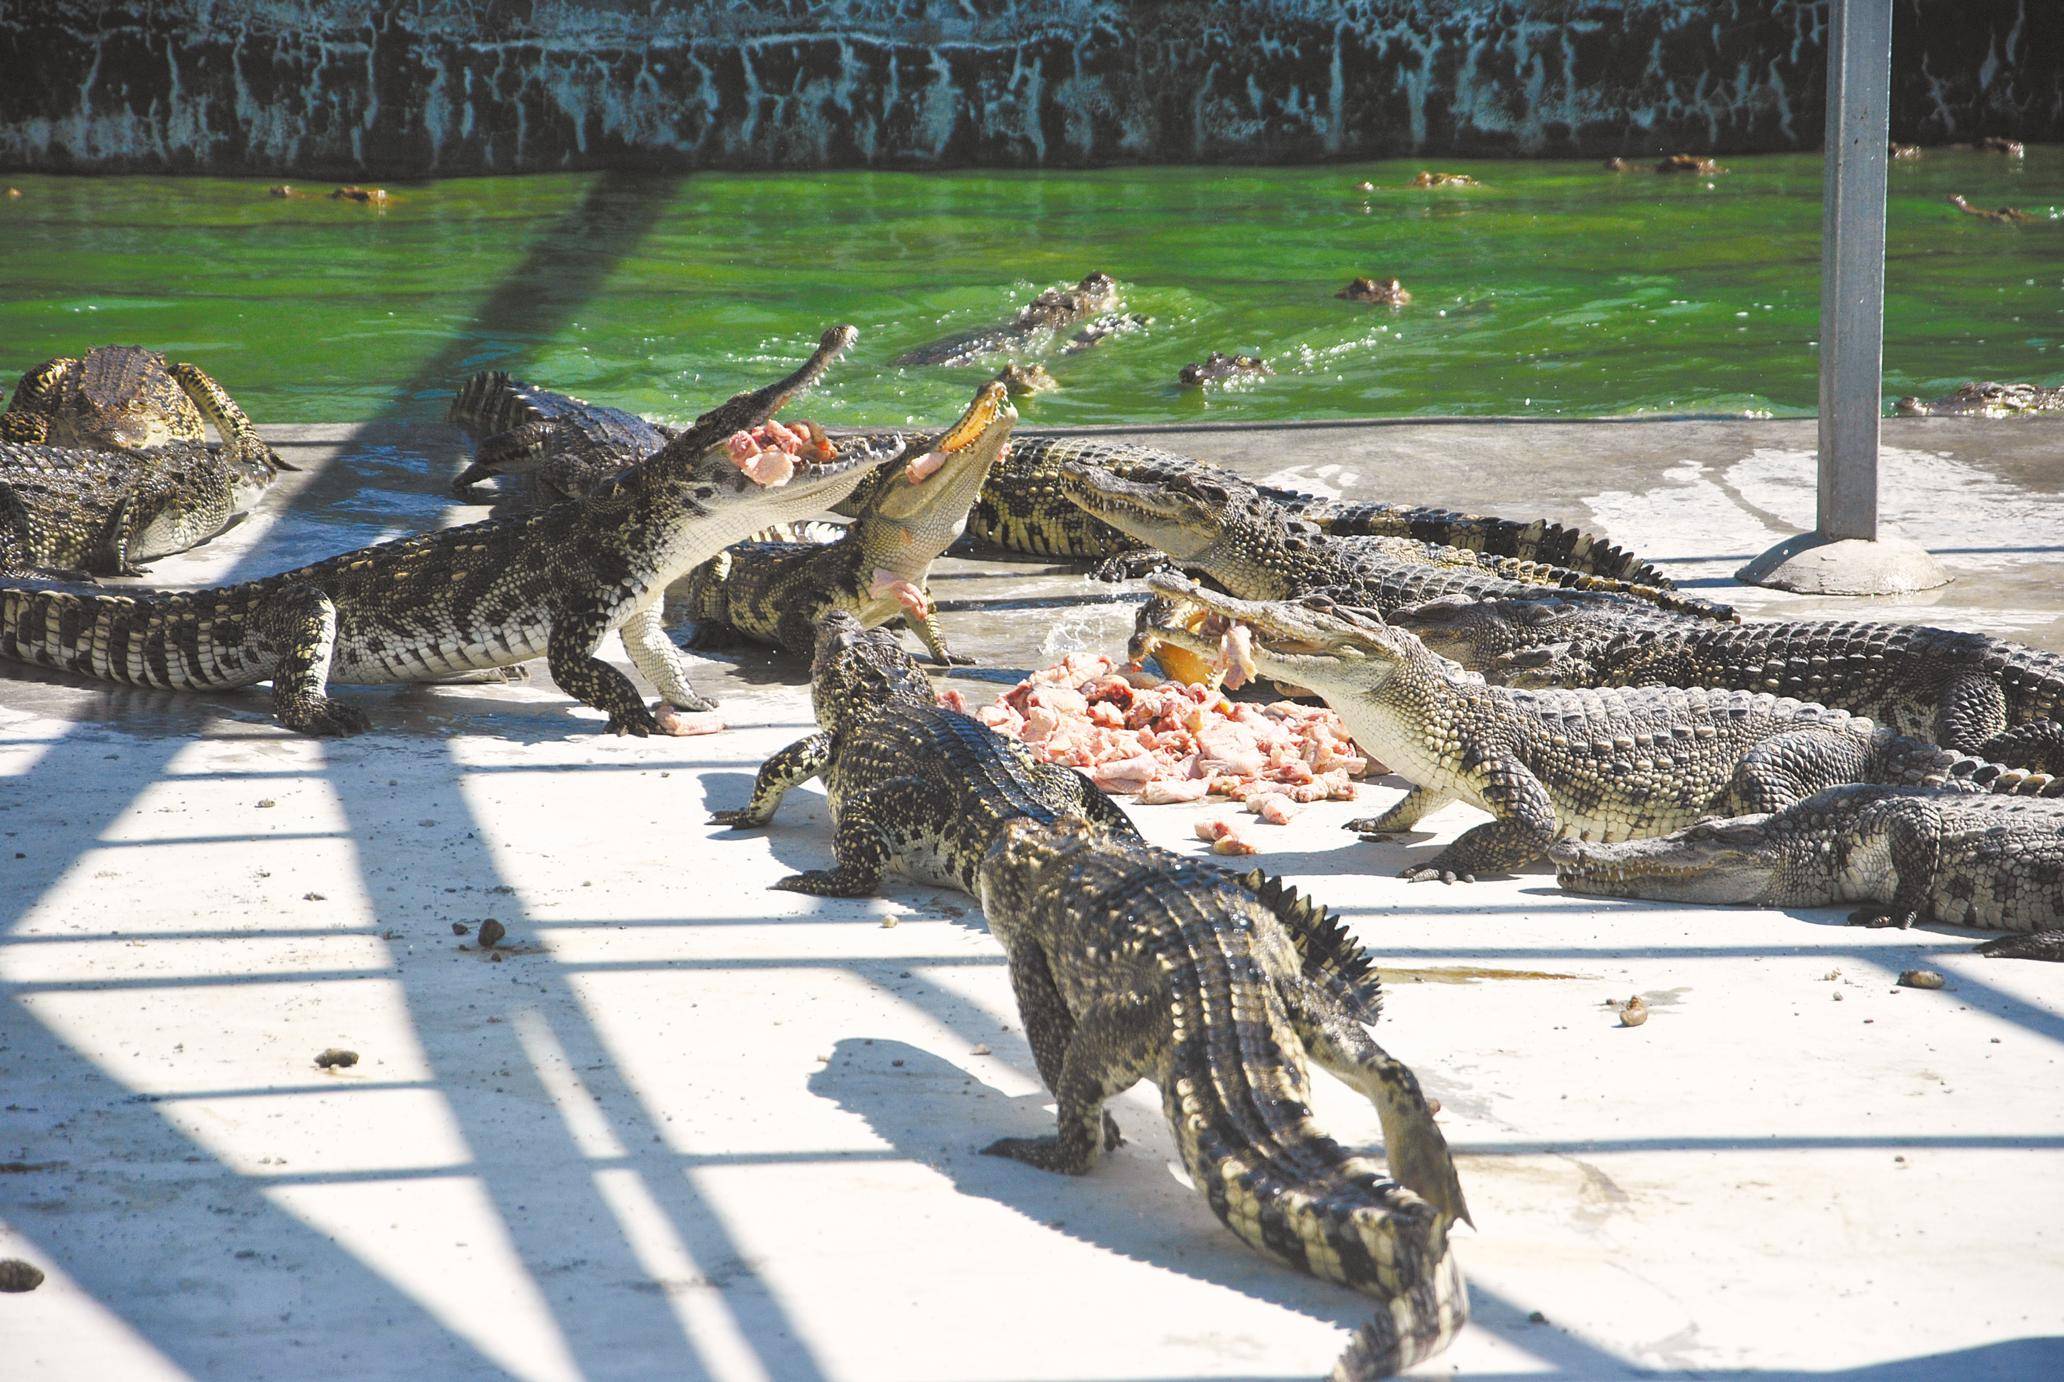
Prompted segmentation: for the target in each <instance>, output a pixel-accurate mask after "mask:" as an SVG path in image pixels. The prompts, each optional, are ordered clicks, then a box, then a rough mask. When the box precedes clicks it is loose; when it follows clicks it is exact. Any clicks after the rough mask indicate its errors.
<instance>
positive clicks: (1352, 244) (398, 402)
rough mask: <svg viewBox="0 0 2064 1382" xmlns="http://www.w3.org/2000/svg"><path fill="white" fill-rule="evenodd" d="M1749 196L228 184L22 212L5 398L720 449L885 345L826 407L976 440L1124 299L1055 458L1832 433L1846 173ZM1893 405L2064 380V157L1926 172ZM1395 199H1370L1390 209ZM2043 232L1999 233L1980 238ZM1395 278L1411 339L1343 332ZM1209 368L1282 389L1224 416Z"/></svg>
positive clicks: (1758, 174)
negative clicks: (1435, 437)
mask: <svg viewBox="0 0 2064 1382" xmlns="http://www.w3.org/2000/svg"><path fill="white" fill-rule="evenodd" d="M1723 162H1724V163H1725V164H1726V165H1727V168H1728V171H1726V172H1725V173H1722V174H1719V175H1716V176H1711V177H1701V176H1695V175H1668V176H1665V175H1657V174H1654V173H1650V172H1646V171H1639V172H1626V173H1617V174H1616V173H1612V172H1609V171H1606V170H1605V169H1603V168H1601V167H1600V166H1599V165H1597V164H1594V163H1584V164H1576V163H1543V162H1525V163H1520V162H1453V163H1443V164H1440V165H1438V166H1439V167H1440V168H1442V169H1444V170H1449V171H1459V172H1466V173H1468V174H1470V175H1471V176H1473V177H1475V178H1477V179H1478V180H1479V181H1480V182H1481V184H1482V185H1481V186H1479V187H1471V188H1445V189H1422V188H1417V187H1414V186H1412V185H1411V182H1412V178H1413V175H1414V174H1415V173H1416V172H1417V171H1419V169H1420V168H1422V167H1425V166H1426V165H1424V164H1421V163H1403V162H1398V163H1379V164H1361V165H1334V166H1328V167H1321V168H1153V169H1123V170H1106V171H1098V172H1079V173H1077V172H1069V173H981V172H966V173H940V174H898V173H814V174H800V173H796V174H768V175H728V174H726V175H719V174H700V175H683V176H679V177H663V176H629V175H617V174H581V175H563V176H561V175H547V176H536V177H523V178H513V177H512V178H481V179H464V180H453V181H446V182H432V183H417V184H393V185H390V190H391V192H392V194H393V199H392V202H391V204H390V205H388V206H387V207H386V208H385V209H373V208H370V207H367V206H364V205H360V204H356V203H353V202H348V201H338V200H332V199H330V198H329V197H328V196H327V195H326V194H327V193H328V191H329V190H330V188H329V186H328V185H318V184H310V185H307V186H306V187H303V188H299V189H297V195H295V196H291V197H279V196H273V195H271V194H270V193H269V191H268V188H267V187H266V185H265V184H263V183H257V182H249V181H232V180H221V179H204V178H180V179H166V178H130V177H98V178H58V177H26V176H24V177H17V178H15V179H13V183H14V185H15V186H18V187H19V188H20V189H21V192H22V195H21V196H20V197H19V198H9V199H7V200H5V201H0V369H5V370H6V371H7V372H8V377H9V378H10V379H11V378H12V376H13V375H14V374H15V373H17V372H19V371H20V370H22V369H25V368H27V367H28V366H30V365H32V364H34V363H36V362H38V361H40V360H42V359H45V358H47V357H49V356H51V355H55V354H60V353H70V352H77V351H79V350H81V349H83V348H84V347H86V346H89V345H92V344H95V343H102V342H141V343H146V344H149V345H152V346H156V347H160V348H162V349H164V350H166V351H168V352H170V353H171V354H172V355H173V356H174V357H175V358H180V359H190V360H193V361H195V362H197V363H200V364H202V365H204V366H205V367H207V368H208V369H210V370H211V371H212V372H214V373H215V374H216V376H217V377H218V378H220V379H221V380H222V381H223V382H224V383H225V384H227V385H228V387H229V388H230V389H231V391H232V392H234V393H235V394H236V395H237V396H238V398H239V399H240V400H241V401H242V402H243V403H244V404H245V406H246V407H247V409H248V410H249V411H250V412H251V413H252V414H253V416H254V417H256V418H257V419H258V420H259V421H260V422H261V423H264V422H286V421H308V422H325V421H330V422H344V421H359V420H364V419H368V418H376V417H388V418H433V417H437V416H439V415H441V413H442V410H443V407H444V404H445V401H446V400H447V399H448V398H449V396H450V394H451V391H452V390H453V389H454V388H455V387H456V385H457V383H458V382H459V381H460V380H461V379H462V378H463V377H464V376H465V375H466V374H468V373H470V372H472V371H473V370H476V369H483V368H490V367H499V368H506V369H509V370H512V371H514V372H516V373H518V374H519V375H520V376H521V377H524V378H529V379H533V380H535V381H537V382H540V383H544V384H547V385H549V386H552V387H556V388H560V389H564V390H567V391H570V392H574V393H579V394H583V395H585V396H587V397H590V398H593V399H595V400H597V401H602V402H609V403H614V404H618V405H621V406H625V407H630V408H635V409H638V410H641V411H644V412H646V413H649V414H652V415H655V416H660V417H666V418H674V419H679V418H684V417H692V416H693V415H694V414H695V413H697V412H699V411H701V410H702V409H704V408H706V407H708V406H709V405H710V404H711V403H713V402H715V401H717V400H718V399H720V398H722V397H723V396H725V395H727V394H729V393H731V392H732V391H734V390H736V389H739V388H744V387H748V386H753V385H757V384H759V383H763V382H764V381H765V380H766V379H767V378H768V377H770V376H771V375H773V374H775V373H777V372H779V371H780V370H782V369H786V368H787V367H789V365H790V364H792V363H793V362H794V361H795V360H796V359H797V358H799V357H800V356H801V355H802V354H803V353H805V351H806V350H807V348H808V346H809V345H810V343H812V342H814V340H815V338H816V336H817V334H818V333H819V332H820V331H821V330H822V329H823V327H824V326H826V325H828V324H830V323H832V322H838V321H850V322H852V323H854V324H855V325H857V326H858V327H859V328H860V329H861V343H860V345H859V347H858V348H857V349H856V350H855V352H854V353H853V354H852V355H851V356H849V357H848V363H847V364H846V365H845V366H844V367H843V368H842V369H841V370H840V371H839V372H838V373H837V374H836V376H835V379H834V382H833V383H832V384H831V385H830V386H829V387H828V388H827V389H826V390H824V391H823V393H822V395H821V396H820V397H819V398H818V399H817V400H815V401H814V402H813V403H812V405H811V409H810V411H811V413H812V415H814V416H818V417H821V418H823V419H824V420H826V421H827V422H833V423H863V422H864V423H901V422H905V421H922V420H941V419H944V418H945V417H946V416H947V415H948V414H949V413H950V412H951V411H952V410H953V409H955V408H956V407H958V406H959V405H960V404H961V403H963V402H964V401H965V400H966V398H967V395H968V393H969V391H970V390H971V388H972V386H973V385H974V384H975V383H977V382H978V381H980V380H981V379H983V378H985V377H987V375H988V374H990V373H992V372H993V371H994V370H995V368H996V367H997V365H998V364H999V363H1001V362H1000V361H991V362H989V363H988V365H987V366H986V367H979V366H969V367H964V368H951V369H941V368H910V369H898V368H893V367H891V366H889V365H888V364H887V363H886V362H887V361H888V360H889V359H891V358H892V357H894V356H895V355H896V354H898V353H899V352H901V351H903V350H905V349H907V348H909V347H911V346H914V345H918V344H921V343H922V342H925V341H927V340H931V339H933V338H935V337H938V336H941V335H944V334H947V333H949V332H954V331H959V330H963V329H966V328H968V327H972V326H977V325H980V324H982V323H984V322H989V321H995V320H1001V319H1003V318H1005V317H1008V316H1009V315H1010V313H1011V312H1012V311H1013V310H1014V309H1015V308H1016V306H1017V305H1019V304H1021V303H1022V302H1024V301H1025V300H1026V299H1027V298H1029V297H1030V296H1031V295H1032V294H1033V293H1034V292H1036V291H1038V290H1039V289H1041V288H1043V287H1047V286H1050V285H1052V284H1056V283H1062V282H1070V283H1072V282H1073V281H1074V280H1075V279H1077V278H1079V277H1081V276H1082V275H1083V274H1085V273H1088V272H1090V271H1091V270H1103V271H1105V272H1108V273H1110V274H1113V275H1114V276H1116V277H1117V278H1118V279H1119V280H1120V281H1121V283H1122V284H1123V285H1124V286H1125V289H1126V299H1127V300H1126V306H1127V308H1128V309H1129V310H1131V311H1134V312H1138V313H1142V314H1144V315H1146V316H1147V317H1149V318H1151V323H1150V325H1149V326H1148V327H1147V328H1146V329H1145V330H1144V331H1142V332H1139V333H1136V334H1133V335H1129V336H1122V337H1117V338H1114V339H1111V340H1109V341H1107V342H1105V343H1104V344H1102V345H1100V346H1098V347H1096V348H1094V349H1091V350H1087V351H1082V352H1079V353H1076V354H1060V353H1058V351H1049V352H1047V353H1044V354H1039V355H1036V356H1033V357H1028V358H1037V359H1039V360H1040V361H1041V362H1042V363H1044V364H1045V365H1046V366H1047V368H1048V369H1049V370H1050V371H1051V373H1052V374H1053V376H1054V378H1055V379H1056V380H1057V381H1058V382H1059V384H1060V389H1059V391H1058V392H1054V393H1048V394H1042V395H1039V396H1037V397H1035V398H1033V399H1030V400H1028V401H1026V402H1025V403H1024V404H1023V405H1022V406H1023V410H1024V412H1025V416H1026V419H1027V421H1028V423H1045V424H1049V425H1067V424H1077V423H1112V422H1129V423H1150V422H1185V423H1194V422H1197V421H1202V420H1224V421H1263V420H1270V419H1289V418H1345V417H1374V416H1427V415H1451V416H1488V415H1508V414H1510V415H1523V416H1564V417H1571V416H1600V415H1622V414H1640V413H1685V412H1708V413H1737V414H1739V413H1750V414H1766V413H1767V414H1775V415H1780V416H1782V415H1795V414H1802V413H1810V412H1811V411H1812V409H1813V402H1814V394H1815V383H1816V368H1817V364H1816V355H1815V349H1814V339H1815V336H1816V334H1817V321H1818V313H1819V234H1820V189H1821V178H1820V161H1819V159H1818V157H1817V156H1810V155H1809V156H1799V155H1773V156H1762V157H1742V158H1728V159H1724V160H1723ZM1891 177H1892V191H1891V230H1890V237H1889V240H1890V243H1889V246H1888V262H1887V269H1886V277H1887V300H1886V344H1885V392H1886V396H1887V399H1888V401H1889V400H1890V399H1891V398H1892V397H1895V396H1897V395H1899V394H1903V393H1922V394H1931V395H1932V394H1935V393H1939V392H1943V391H1946V390H1947V389H1949V388H1951V387H1953V386H1954V385H1956V384H1958V383H1960V382H1962V381H1964V380H1967V379H1973V378H1997V379H2032V380H2037V381H2040V382H2055V381H2058V380H2060V379H2064V148H2058V147H2050V148H2033V149H2030V150H2029V151H2028V155H2027V157H2026V159H2024V160H2008V159H2004V158H2001V157H1998V156H1997V155H1989V154H1980V153H1975V152H1955V151H1948V150H1929V151H1927V153H1926V155H1925V156H1924V157H1923V158H1922V159H1920V160H1918V161H1916V162H1912V163H1907V162H1898V163H1895V164H1894V165H1893V168H1892V175H1891ZM1364 181H1367V182H1369V183H1372V184H1373V185H1374V190H1373V191H1369V192H1362V191H1359V190H1357V184H1359V183H1362V182H1364ZM1951 193H1962V194H1963V195H1965V196H1966V197H1968V198H1969V199H1970V200H1971V201H1972V203H1974V204H1975V205H1979V206H1987V207H1990V206H1996V205H2001V204H2011V205H2014V206H2016V207H2019V208H2021V209H2023V210H2025V211H2028V212H2029V213H2031V214H2032V215H2033V216H2034V217H2035V218H2036V219H2035V221H2034V222H2033V223H2031V224H2027V225H2018V226H2010V225H1994V224H1990V223H1987V222H1984V221H1981V220H1978V219H1975V218H1973V217H1969V216H1965V215H1962V214H1960V213H1959V212H1957V211H1956V210H1955V209H1954V208H1953V207H1951V206H1949V205H1948V204H1947V201H1946V199H1947V197H1948V196H1949V195H1950V194H1951ZM1360 274H1366V275H1370V276H1374V277H1379V278H1381V277H1391V276H1395V277H1397V278H1399V279H1401V280H1402V281H1403V282H1404V284H1405V286H1406V287H1407V288H1408V289H1409V290H1410V291H1411V293H1412V294H1413V301H1412V302H1411V303H1410V304H1409V305H1408V306H1406V307H1403V308H1401V309H1396V310H1393V309H1388V308H1380V307H1369V306H1364V305H1361V304H1357V303H1352V302H1345V301H1340V300H1338V299H1336V298H1335V297H1334V293H1335V292H1336V291H1337V290H1338V289H1339V288H1340V287H1341V286H1343V285H1344V284H1345V283H1346V282H1347V280H1348V279H1349V278H1351V277H1353V276H1355V275H1360ZM1213 350H1225V351H1240V352H1248V353H1254V354H1259V355H1262V356H1264V357H1266V358H1267V359H1268V360H1269V361H1270V363H1271V364H1272V365H1273V367H1274V369H1275V371H1276V372H1275V375H1274V377H1273V378H1269V379H1265V380H1261V381H1259V382H1257V383H1255V384H1253V385H1251V386H1246V387H1239V388H1235V389H1228V390H1214V391H1212V392H1209V393H1202V394H1200V393H1198V392H1197V391H1195V390H1184V389H1181V388H1179V387H1177V386H1176V384H1175V382H1174V381H1175V376H1176V373H1177V371H1178V370H1179V369H1180V368H1181V367H1182V366H1183V365H1184V364H1186V363H1188V362H1190V361H1192V360H1200V359H1202V358H1203V357H1204V356H1205V355H1207V354H1209V353H1210V352H1211V351H1213Z"/></svg>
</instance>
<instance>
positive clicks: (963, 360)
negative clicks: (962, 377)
mask: <svg viewBox="0 0 2064 1382" xmlns="http://www.w3.org/2000/svg"><path fill="white" fill-rule="evenodd" d="M1117 308H1118V280H1116V279H1114V278H1112V277H1111V276H1110V275H1109V274H1105V273H1093V274H1090V275H1089V276H1088V277H1086V278H1084V279H1083V280H1082V281H1081V282H1080V283H1077V284H1076V285H1075V286H1074V287H1072V288H1049V289H1047V290H1046V291H1045V292H1043V293H1041V294H1040V295H1039V296H1038V297H1035V298H1033V299H1032V301H1030V302H1029V303H1027V304H1025V306H1024V307H1022V308H1020V309H1019V310H1018V314H1017V315H1016V316H1015V317H1012V318H1011V319H1010V320H1009V321H1007V322H1003V323H1000V324H998V325H995V326H984V327H978V328H976V329H975V330H973V331H964V332H961V333H960V334H958V335H955V336H948V337H947V338H945V339H944V340H940V341H933V342H931V343H930V344H929V345H921V346H918V347H916V348H914V349H911V350H906V351H904V352H903V353H902V354H901V355H898V356H897V357H896V358H895V359H893V360H891V361H890V362H889V363H890V364H892V365H965V364H968V363H970V362H971V361H974V360H976V359H979V358H980V357H982V356H984V355H989V354H993V353H995V352H996V351H1000V350H1011V349H1023V348H1025V347H1027V346H1032V345H1037V344H1040V343H1042V342H1045V341H1048V340H1051V339H1052V338H1053V337H1054V336H1056V335H1058V334H1059V333H1060V332H1063V331H1068V330H1072V329H1074V328H1076V327H1080V326H1083V325H1084V324H1085V323H1093V321H1094V319H1096V318H1100V317H1102V316H1104V315H1105V314H1107V313H1112V312H1115V311H1116V310H1117Z"/></svg>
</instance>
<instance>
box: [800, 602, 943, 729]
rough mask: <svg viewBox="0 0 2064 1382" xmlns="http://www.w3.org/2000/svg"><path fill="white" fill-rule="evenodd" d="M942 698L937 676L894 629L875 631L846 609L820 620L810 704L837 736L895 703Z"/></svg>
mask: <svg viewBox="0 0 2064 1382" xmlns="http://www.w3.org/2000/svg"><path fill="white" fill-rule="evenodd" d="M936 699H937V697H936V694H935V693H934V692H933V690H932V681H931V678H930V677H927V676H926V675H925V673H924V668H922V667H920V666H918V665H917V659H916V658H914V657H912V656H911V655H910V654H909V653H906V652H904V651H903V645H902V644H901V643H899V642H898V641H897V639H896V635H895V634H894V633H892V632H890V631H889V630H888V629H886V628H877V629H870V628H868V627H866V626H865V625H863V624H862V623H861V622H860V621H859V620H858V619H856V618H854V617H853V616H852V615H851V614H850V613H848V612H847V611H845V610H842V609H835V610H832V611H830V612H829V613H827V614H825V616H824V617H823V618H821V619H819V620H818V621H817V643H816V646H815V648H814V649H813V650H812V653H811V657H810V705H811V708H812V709H813V710H814V711H815V712H816V715H817V724H818V726H819V727H820V728H823V729H827V730H830V731H831V732H833V733H834V734H835V733H837V732H839V731H840V730H842V729H844V728H845V727H846V726H847V725H848V724H850V723H851V722H852V721H853V720H854V719H855V718H856V717H857V716H859V715H862V714H864V713H866V712H867V711H869V710H871V709H873V708H875V707H877V706H882V705H886V704H888V703H889V702H891V701H898V700H907V701H914V702H916V703H918V704H921V705H931V704H933V703H934V702H935V701H936Z"/></svg>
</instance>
